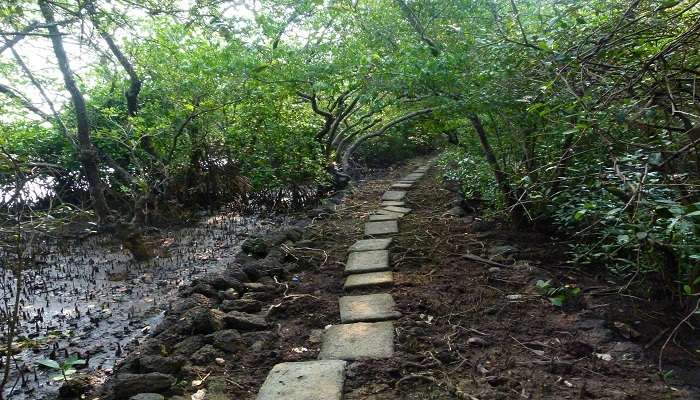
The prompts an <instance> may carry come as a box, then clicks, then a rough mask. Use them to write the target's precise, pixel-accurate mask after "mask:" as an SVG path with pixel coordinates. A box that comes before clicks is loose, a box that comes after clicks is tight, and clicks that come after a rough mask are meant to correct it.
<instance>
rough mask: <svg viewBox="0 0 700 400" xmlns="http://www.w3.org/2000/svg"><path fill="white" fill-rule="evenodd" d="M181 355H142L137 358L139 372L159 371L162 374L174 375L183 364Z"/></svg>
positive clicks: (183, 360)
mask: <svg viewBox="0 0 700 400" xmlns="http://www.w3.org/2000/svg"><path fill="white" fill-rule="evenodd" d="M185 362H186V360H185V359H184V358H183V357H178V356H173V357H163V356H160V355H148V354H146V355H142V356H141V357H139V358H138V370H139V372H142V373H144V372H161V373H163V374H170V375H175V374H177V373H178V372H180V369H181V368H182V366H183V365H185Z"/></svg>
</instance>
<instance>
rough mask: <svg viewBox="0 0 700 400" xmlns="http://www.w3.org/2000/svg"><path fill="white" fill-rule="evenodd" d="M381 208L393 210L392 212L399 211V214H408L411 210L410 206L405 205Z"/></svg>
mask: <svg viewBox="0 0 700 400" xmlns="http://www.w3.org/2000/svg"><path fill="white" fill-rule="evenodd" d="M382 210H385V211H391V212H394V213H401V214H408V213H410V212H411V209H410V208H406V207H397V206H386V207H383V208H382ZM380 211H381V210H380Z"/></svg>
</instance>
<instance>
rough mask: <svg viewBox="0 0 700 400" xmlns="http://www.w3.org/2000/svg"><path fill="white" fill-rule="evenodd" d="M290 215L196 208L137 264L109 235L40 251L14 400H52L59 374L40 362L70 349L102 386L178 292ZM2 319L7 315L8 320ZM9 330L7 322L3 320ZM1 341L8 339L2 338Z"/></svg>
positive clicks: (25, 295) (25, 305)
mask: <svg viewBox="0 0 700 400" xmlns="http://www.w3.org/2000/svg"><path fill="white" fill-rule="evenodd" d="M287 221H288V218H287V217H285V216H275V217H268V218H264V217H259V216H258V217H254V216H248V217H242V216H239V215H237V214H235V213H232V212H226V211H221V212H220V213H217V214H216V216H207V215H200V216H199V217H198V218H196V219H193V220H192V221H189V222H188V223H187V224H183V225H182V226H180V227H176V228H175V229H170V230H163V231H159V232H152V233H151V234H150V235H149V237H148V240H149V241H150V243H151V245H152V246H153V247H154V248H155V249H156V252H157V257H156V258H155V259H154V260H153V261H151V262H148V263H134V262H133V261H132V260H131V257H130V255H129V254H128V252H127V251H125V250H124V249H123V248H121V246H119V245H118V244H116V243H114V241H112V240H110V238H108V237H106V236H92V237H89V238H86V239H84V240H78V241H62V243H61V246H60V247H59V246H56V245H52V244H48V243H47V244H46V246H43V248H41V254H40V255H39V256H38V257H37V262H36V265H35V267H34V268H32V269H30V270H28V271H26V273H25V288H24V290H23V292H22V296H21V303H20V304H21V314H22V325H21V329H20V331H19V332H18V338H17V339H16V341H15V345H14V347H15V348H16V350H15V351H19V352H18V353H17V354H16V355H15V356H14V360H13V368H12V370H11V374H10V379H9V383H8V384H7V387H6V390H5V393H4V395H5V396H6V398H8V399H17V400H22V399H43V398H46V399H54V398H56V397H57V396H58V388H59V387H60V385H61V384H62V382H61V381H60V380H59V381H54V380H53V379H52V378H53V377H55V376H57V375H58V371H55V370H51V369H47V368H43V367H41V366H39V365H38V364H37V361H39V360H41V359H46V358H52V359H55V360H57V361H58V362H63V361H64V360H65V359H67V358H68V357H71V356H74V357H79V358H81V359H85V360H86V361H87V365H86V366H85V367H83V366H79V368H80V367H82V370H83V371H89V373H90V374H91V378H92V381H93V382H95V383H97V382H100V381H102V380H104V379H106V377H108V376H109V375H110V374H111V372H112V368H113V367H114V365H115V363H117V362H118V361H119V360H121V359H123V358H124V357H125V356H126V355H127V353H128V351H129V350H130V349H133V348H135V347H136V346H138V344H139V342H140V341H141V340H142V339H143V338H145V337H147V336H148V333H149V332H150V331H151V329H153V328H154V327H155V326H156V325H157V324H158V323H159V322H160V321H161V320H162V315H163V311H164V310H166V309H167V308H168V306H169V304H170V302H171V301H172V300H173V299H174V298H175V297H176V295H177V292H178V290H179V289H180V288H181V287H183V286H186V285H188V284H189V283H190V282H191V281H192V280H193V279H196V278H197V277H199V276H201V275H203V274H205V273H207V272H211V271H219V270H222V269H224V268H226V266H227V265H229V264H230V263H231V262H232V260H233V258H234V257H235V255H236V254H238V252H239V251H240V248H241V243H242V242H243V241H244V240H245V239H246V238H248V237H249V236H251V235H261V234H266V233H269V232H270V231H271V230H277V229H279V228H280V227H281V226H285V225H286V224H287ZM2 273H3V274H4V278H3V280H2V282H3V285H2V291H1V293H2V298H3V299H5V301H11V300H10V299H11V298H12V295H13V293H14V291H15V287H14V282H13V281H12V279H10V276H9V275H8V274H7V271H4V270H3V271H2ZM3 324H4V321H3ZM3 330H4V327H3ZM3 343H4V342H3Z"/></svg>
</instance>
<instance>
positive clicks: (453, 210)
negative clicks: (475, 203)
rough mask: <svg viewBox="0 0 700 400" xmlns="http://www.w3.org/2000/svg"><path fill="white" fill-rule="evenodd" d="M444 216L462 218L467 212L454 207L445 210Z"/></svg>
mask: <svg viewBox="0 0 700 400" xmlns="http://www.w3.org/2000/svg"><path fill="white" fill-rule="evenodd" d="M445 215H452V216H455V217H464V216H465V215H467V212H466V211H465V210H464V209H463V208H462V207H459V206H455V207H452V208H450V209H449V210H447V212H446V213H445Z"/></svg>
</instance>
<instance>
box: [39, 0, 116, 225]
mask: <svg viewBox="0 0 700 400" xmlns="http://www.w3.org/2000/svg"><path fill="white" fill-rule="evenodd" d="M39 8H40V9H41V14H42V15H43V16H44V19H45V20H46V24H47V26H46V29H47V30H48V31H49V34H50V35H51V43H52V45H53V50H54V54H55V55H56V60H57V61H58V67H59V69H60V70H61V74H62V75H63V81H64V84H65V86H66V90H68V92H69V93H70V97H71V102H72V103H73V107H74V112H75V119H76V122H77V125H78V146H79V149H78V152H79V157H80V161H81V163H82V165H83V169H84V172H85V177H86V179H87V181H88V185H89V186H90V196H91V197H92V201H93V208H94V210H95V215H96V216H97V220H98V222H99V223H104V222H106V221H107V220H108V218H109V207H108V206H107V201H106V200H105V197H104V187H103V185H102V181H101V180H100V173H99V161H98V157H97V152H96V151H95V148H94V146H93V144H92V140H91V138H90V121H89V119H88V113H87V108H86V106H85V99H84V98H83V94H82V93H81V92H80V89H78V85H77V84H76V82H75V78H74V76H73V71H72V70H71V68H70V64H69V62H68V56H67V55H66V51H65V49H64V47H63V39H62V36H61V32H59V30H58V26H57V25H56V20H55V18H54V13H53V10H51V7H50V6H49V4H48V3H47V2H46V0H39Z"/></svg>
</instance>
